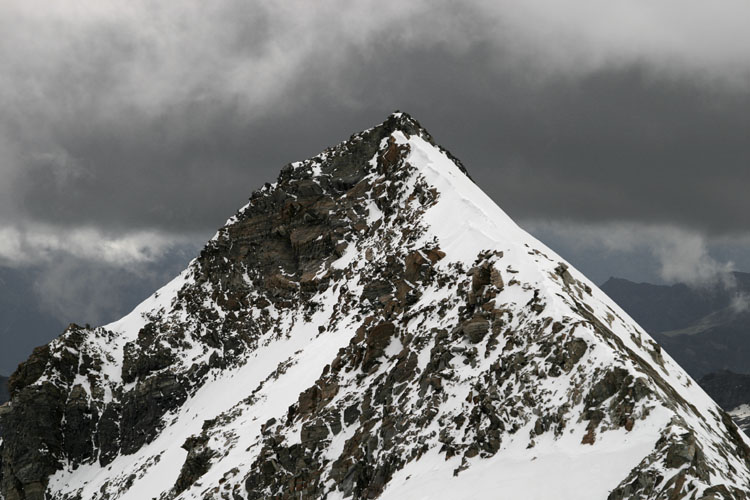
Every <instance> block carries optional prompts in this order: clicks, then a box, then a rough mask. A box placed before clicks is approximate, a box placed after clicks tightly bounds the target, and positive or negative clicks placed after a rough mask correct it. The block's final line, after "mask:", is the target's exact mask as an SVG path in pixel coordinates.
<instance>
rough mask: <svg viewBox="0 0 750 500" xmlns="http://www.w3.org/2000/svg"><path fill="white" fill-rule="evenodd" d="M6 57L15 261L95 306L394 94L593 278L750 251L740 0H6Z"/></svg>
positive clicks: (696, 264)
mask: <svg viewBox="0 0 750 500" xmlns="http://www.w3.org/2000/svg"><path fill="white" fill-rule="evenodd" d="M0 68H2V70H1V71H0V180H1V182H0V262H2V264H3V265H5V266H7V267H23V266H25V267H34V268H35V269H38V270H42V271H43V270H45V269H49V270H52V269H54V270H55V272H54V273H52V272H50V273H47V276H46V277H45V279H44V280H43V281H40V283H38V286H37V289H39V290H41V292H40V293H47V294H48V296H47V297H46V298H45V303H49V302H54V303H56V304H60V303H64V304H69V305H66V307H67V308H68V309H69V310H75V314H84V313H85V314H87V315H88V316H91V317H92V319H91V322H92V323H95V322H97V321H98V320H102V321H103V320H104V319H110V318H111V316H112V315H113V314H114V313H115V312H116V313H117V314H119V313H120V312H121V311H119V309H116V308H112V307H111V304H112V302H113V297H112V296H108V297H107V299H106V300H103V299H102V300H103V302H102V304H101V307H100V308H99V309H98V310H97V309H96V306H97V302H96V300H97V299H96V297H100V296H106V295H107V293H114V292H107V283H106V282H107V280H106V279H105V280H102V279H101V277H102V272H103V271H102V269H105V268H107V266H109V267H110V268H111V270H112V272H113V273H121V272H122V271H127V273H129V274H128V275H129V276H131V278H130V279H132V280H135V281H138V280H142V281H141V282H142V283H144V285H143V289H144V292H143V293H145V290H147V289H148V287H151V286H152V282H151V281H148V280H145V279H143V276H144V275H145V274H148V275H152V273H148V272H147V270H149V269H153V268H154V263H161V262H165V266H167V263H171V264H170V265H172V266H174V265H175V264H174V263H175V262H180V265H182V262H183V260H184V259H185V257H184V255H185V249H186V248H188V249H193V248H194V247H195V245H196V244H197V243H198V242H202V241H204V240H205V239H206V238H208V237H210V236H211V234H212V233H213V231H214V230H215V229H216V228H217V227H218V226H220V225H221V224H222V223H223V222H224V221H225V220H226V218H227V217H229V216H230V215H231V214H232V213H233V212H234V211H235V210H236V209H237V208H238V207H239V206H241V205H243V204H244V202H245V200H246V198H247V197H248V196H249V194H250V193H251V191H252V190H253V189H254V188H256V187H259V186H260V185H262V184H263V183H264V182H266V181H271V180H273V179H274V178H275V176H276V173H277V172H278V170H279V169H280V167H281V166H282V165H283V164H285V163H287V162H289V161H293V160H298V159H303V158H306V157H309V156H311V155H313V154H315V153H317V152H318V151H320V150H321V149H323V148H324V147H326V146H328V145H331V144H333V143H336V142H338V141H340V140H343V139H345V138H347V137H348V136H349V135H350V134H351V133H353V132H356V131H359V130H361V129H363V128H366V127H369V126H371V125H373V124H375V123H378V122H380V121H382V120H383V119H384V118H385V116H386V115H387V114H388V113H389V112H391V111H393V110H394V109H397V108H398V109H403V110H405V111H408V112H410V113H411V114H412V115H414V116H415V117H416V118H418V119H419V120H420V121H421V122H422V123H423V124H424V125H425V126H426V127H427V128H428V129H429V130H430V132H431V133H432V134H433V135H434V136H435V137H436V139H437V140H438V141H439V142H441V143H442V144H443V145H444V146H446V147H447V148H448V149H450V150H451V151H452V152H453V153H454V154H455V155H456V156H458V157H459V158H461V159H462V160H463V162H464V163H465V164H466V166H467V168H468V169H469V171H470V172H471V174H472V176H473V177H474V179H475V180H476V181H477V182H478V183H479V184H480V185H481V187H482V188H483V189H484V190H485V191H487V192H488V193H489V194H490V195H491V196H492V197H493V198H494V199H495V200H496V201H497V202H498V204H499V205H500V206H501V207H503V208H504V209H505V210H506V211H507V212H509V214H510V215H511V216H512V217H514V218H515V219H516V220H518V221H519V222H520V223H521V224H522V225H524V226H525V227H527V228H529V229H531V230H532V231H533V232H534V233H535V234H537V235H539V236H540V237H541V238H542V239H543V240H544V241H546V242H548V243H549V244H550V246H552V247H553V248H556V249H558V250H559V251H560V252H561V253H563V255H564V256H566V257H568V258H569V259H570V260H572V261H573V263H574V264H576V265H578V266H579V267H580V268H581V269H582V270H583V271H584V272H587V273H589V274H590V275H591V276H592V278H593V279H594V280H596V281H602V280H603V279H606V277H607V276H609V275H611V274H616V275H620V276H624V277H629V278H631V279H642V280H651V281H677V280H687V281H694V282H699V281H702V280H707V279H711V278H712V276H714V275H715V274H716V273H717V272H719V271H722V270H726V269H729V268H731V267H732V266H734V267H736V268H739V269H745V270H750V236H748V235H750V217H748V213H750V196H747V191H748V186H750V113H748V110H750V3H747V2H746V1H744V0H727V1H725V2H722V3H721V4H720V6H719V5H717V4H712V3H706V2H684V1H677V0H664V1H659V2H653V1H646V0H627V1H625V0H613V1H611V2H606V3H602V2H600V1H595V0H573V1H569V2H560V1H554V0H547V1H541V0H526V1H524V2H517V1H510V0H505V1H504V0H499V1H491V2H489V1H487V2H483V1H467V2H461V3H460V4H459V3H457V2H448V1H444V2H441V1H434V0H432V1H414V2H387V1H386V2H383V1H377V2H375V1H361V2H343V1H340V2H339V1H337V2H314V3H313V2H307V1H296V2H295V1H289V2H261V1H240V0H219V1H216V2H199V1H194V0H188V1H180V2H153V1H146V0H131V1H129V2H116V3H115V2H102V1H100V0H80V1H77V2H74V3H72V2H48V1H42V0H33V1H32V0H9V1H5V2H2V3H0ZM177 255H179V257H176V256H177ZM63 260H64V261H65V262H70V261H71V260H72V261H75V265H70V266H67V267H64V268H60V267H59V266H58V267H56V266H55V264H56V263H59V262H61V261H63ZM732 262H733V263H734V264H732ZM87 263H90V264H91V266H88V265H87ZM167 267H168V266H167ZM68 268H69V269H71V271H70V272H65V269H68ZM88 268H95V269H96V270H97V272H96V273H92V275H91V276H90V279H89V277H88V276H87V274H86V269H88ZM170 269H171V268H170ZM73 275H75V282H76V283H77V284H78V285H77V287H76V288H75V290H83V289H87V290H89V293H88V296H89V297H88V298H86V299H84V298H83V296H82V295H81V296H80V297H79V295H80V294H79V295H76V292H75V290H73V291H71V290H69V289H68V288H67V287H66V286H65V284H66V283H68V282H69V280H70V279H71V277H72V276H73ZM118 276H119V274H118ZM87 279H89V281H88V282H87V281H86V280H87ZM55 280H57V282H56V283H54V281H55ZM87 283H88V285H87ZM91 290H95V291H96V293H91ZM55 294H59V295H60V297H58V298H62V297H64V298H65V299H66V300H67V302H61V301H60V300H56V299H55V300H52V299H51V298H50V296H49V295H55ZM76 297H79V298H78V299H76ZM92 297H93V298H92ZM53 298H54V297H53ZM116 298H117V297H114V299H116ZM76 300H78V302H76ZM92 300H93V302H92ZM83 302H85V303H86V307H85V308H83V307H82V306H81V307H78V306H76V303H80V304H83ZM126 302H127V301H126ZM77 307H78V309H77ZM71 314H72V313H71ZM75 314H74V315H75ZM75 319H77V320H78V321H80V322H84V321H87V318H77V317H76V318H75Z"/></svg>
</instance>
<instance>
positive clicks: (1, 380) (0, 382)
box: [0, 375, 10, 404]
mask: <svg viewBox="0 0 750 500" xmlns="http://www.w3.org/2000/svg"><path fill="white" fill-rule="evenodd" d="M9 399H10V391H8V377H3V376H2V375H0V404H3V403H5V402H6V401H8V400H9Z"/></svg>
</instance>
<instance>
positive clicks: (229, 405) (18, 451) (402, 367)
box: [0, 113, 750, 500]
mask: <svg viewBox="0 0 750 500" xmlns="http://www.w3.org/2000/svg"><path fill="white" fill-rule="evenodd" d="M10 388H11V393H12V402H11V404H10V405H8V406H6V407H3V410H2V412H3V414H2V416H1V417H0V427H1V428H2V429H3V435H4V436H5V438H4V441H3V443H2V450H1V456H2V469H1V470H2V472H0V474H2V476H1V477H0V491H2V492H3V494H4V495H5V500H22V499H27V500H36V499H42V498H45V497H44V495H45V492H46V497H47V498H52V499H59V500H62V499H66V500H72V499H79V498H80V499H83V498H85V499H102V500H103V499H114V498H122V499H125V498H132V499H142V498H159V499H160V500H167V499H177V498H180V499H187V498H216V499H232V500H235V499H240V498H242V499H251V498H290V499H291V498H329V499H330V498H357V499H359V498H411V497H414V496H415V495H417V494H419V495H420V496H422V497H429V498H440V497H443V498H481V497H487V496H488V495H496V494H497V491H499V488H502V491H504V492H505V494H506V496H509V497H514V498H524V497H527V498H551V497H555V498H570V499H572V498H575V499H585V498H591V499H596V498H606V497H607V496H609V498H610V499H611V500H618V499H635V498H638V499H680V498H704V499H707V498H715V499H719V498H723V499H730V498H731V499H740V500H741V499H746V498H748V495H747V493H746V492H747V491H748V489H749V487H750V453H748V445H747V438H746V437H745V436H744V434H742V433H741V432H740V431H738V429H737V428H736V426H734V424H733V423H732V421H731V419H729V417H728V416H727V415H726V414H725V413H723V412H722V411H721V410H720V409H719V408H718V407H717V406H716V405H715V404H714V403H713V402H712V401H711V400H710V398H708V396H706V395H705V393H704V392H703V391H702V390H701V389H700V388H699V387H698V386H697V385H696V384H695V383H694V382H693V381H692V380H691V379H690V378H689V377H688V376H687V375H686V374H685V373H684V372H683V371H682V370H681V369H680V368H679V367H678V366H677V365H676V364H675V363H674V362H673V361H672V360H671V359H670V358H669V357H668V356H666V355H665V354H664V353H663V352H662V351H661V349H660V348H659V346H658V345H657V344H656V343H655V342H653V340H651V338H650V337H649V336H648V335H647V334H646V333H645V332H643V331H642V330H641V329H640V328H639V327H638V326H637V325H635V324H633V323H632V322H630V321H629V320H628V319H627V318H626V316H625V315H624V314H623V313H622V312H621V311H620V309H619V308H617V306H616V305H614V304H613V303H612V302H611V301H610V300H609V299H608V298H607V297H606V296H605V295H604V294H603V293H601V292H600V291H599V290H598V289H596V287H594V286H593V285H591V284H590V283H589V282H588V281H587V280H586V279H585V278H584V277H583V276H581V275H580V273H578V272H577V271H575V270H574V269H573V268H571V267H570V266H569V265H567V264H566V263H565V262H564V261H563V260H562V259H561V258H559V257H558V256H556V255H555V254H554V253H553V252H552V251H550V250H549V249H547V248H546V247H544V246H543V245H542V244H541V243H539V242H538V241H536V240H534V239H533V238H532V237H531V236H529V235H528V234H527V233H525V232H524V231H522V230H521V229H520V228H518V226H516V225H515V224H514V223H513V222H512V221H511V220H510V219H509V218H508V217H507V216H506V215H505V214H504V213H503V212H502V211H501V210H500V209H499V208H497V206H496V205H494V203H492V202H491V201H490V200H489V199H488V198H487V197H486V195H484V193H482V192H481V190H480V189H479V188H478V187H477V186H476V185H475V184H474V183H473V182H472V181H471V179H470V178H469V177H468V175H467V174H466V172H465V170H464V169H463V167H462V166H461V164H460V163H458V161H457V160H456V159H455V158H453V157H452V156H451V155H450V154H449V153H447V152H446V151H445V150H443V149H441V148H440V147H439V146H437V145H436V144H435V143H434V141H433V140H432V138H431V136H430V135H429V134H428V133H427V132H426V131H425V130H424V129H423V128H422V127H421V126H420V125H419V123H418V122H416V121H415V120H414V119H412V118H411V117H409V116H408V115H405V114H403V113H395V114H393V115H391V116H390V117H389V118H388V119H387V120H386V121H385V122H384V123H383V124H381V125H379V126H377V127H374V128H372V129H369V130H366V131H364V132H362V133H360V134H356V135H354V136H352V137H351V138H350V139H349V140H348V141H346V142H344V143H342V144H339V145H338V146H335V147H333V148H330V149H328V150H326V151H324V152H323V153H321V154H320V155H318V156H316V157H314V158H312V159H310V160H307V161H304V162H297V163H293V164H290V165H288V166H286V167H284V169H282V171H281V174H280V175H279V178H278V181H277V182H276V183H275V184H273V185H271V184H267V185H266V186H264V187H263V188H261V189H260V190H258V191H256V192H255V193H253V195H252V197H251V198H250V201H249V203H248V204H247V205H246V206H245V207H243V208H242V209H241V210H240V211H239V212H238V213H237V214H236V215H235V216H234V217H232V218H231V219H229V220H228V221H227V223H226V225H225V226H224V227H222V228H221V229H220V230H219V231H218V232H217V234H216V236H215V237H214V238H213V239H212V240H211V241H210V242H209V243H208V244H207V245H206V247H205V248H204V250H203V251H202V252H201V254H200V256H198V257H197V258H196V259H195V260H194V261H193V262H192V263H191V264H190V266H189V267H188V269H186V270H185V271H184V272H183V273H182V274H181V275H180V276H178V277H177V278H176V279H175V280H174V281H172V282H171V283H169V284H168V285H166V286H165V287H164V288H162V289H161V290H159V291H158V292H157V293H155V294H154V295H153V296H152V297H150V298H149V299H147V300H146V301H145V302H144V303H143V304H141V305H140V306H138V308H136V310H135V311H133V313H131V314H130V315H128V316H126V317H125V318H123V319H122V320H120V321H118V322H115V323H112V324H110V325H105V326H104V327H100V328H82V327H79V326H76V325H71V326H70V327H69V328H68V329H67V330H66V332H65V333H63V335H61V337H60V338H59V339H57V340H55V341H53V342H52V343H50V344H49V345H48V346H44V347H42V348H39V349H37V350H36V351H35V352H34V354H33V355H32V356H31V358H30V359H29V360H28V361H27V362H26V363H24V364H22V365H21V366H20V367H19V369H18V371H17V372H16V373H15V374H14V375H13V376H12V377H11V384H10ZM539 477H543V478H544V480H543V481H540V480H539V479H538V478H539Z"/></svg>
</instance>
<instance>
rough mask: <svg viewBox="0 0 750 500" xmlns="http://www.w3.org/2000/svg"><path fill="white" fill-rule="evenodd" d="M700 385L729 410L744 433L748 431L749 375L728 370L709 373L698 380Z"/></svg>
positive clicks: (749, 429)
mask: <svg viewBox="0 0 750 500" xmlns="http://www.w3.org/2000/svg"><path fill="white" fill-rule="evenodd" d="M700 385H701V387H703V390H704V391H706V392H707V393H708V394H709V395H710V396H711V397H712V398H714V401H716V402H717V403H719V405H720V406H721V407H722V408H725V409H726V410H727V411H729V414H730V415H732V418H734V421H735V422H737V424H738V425H739V426H740V427H742V429H743V430H744V431H745V433H748V432H749V431H750V375H746V374H740V373H733V372H730V371H721V372H717V373H710V374H708V375H706V376H705V377H703V378H702V379H701V380H700Z"/></svg>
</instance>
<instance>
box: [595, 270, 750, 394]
mask: <svg viewBox="0 0 750 500" xmlns="http://www.w3.org/2000/svg"><path fill="white" fill-rule="evenodd" d="M732 280H733V284H734V286H733V287H724V286H716V287H705V288H691V287H688V286H686V285H684V284H678V285H671V286H665V285H652V284H649V283H633V282H630V281H628V280H624V279H619V278H611V279H609V280H608V281H607V282H606V283H604V285H602V290H603V291H604V292H605V293H606V294H607V295H609V296H610V297H611V298H612V299H613V300H614V301H615V302H617V303H618V304H619V305H620V306H622V308H623V309H625V311H627V312H628V314H630V315H631V316H632V317H633V318H634V319H635V320H636V321H637V322H638V323H639V324H640V325H641V326H643V328H645V329H646V330H647V331H648V332H649V333H650V334H651V335H652V336H653V337H654V338H655V339H656V340H657V341H658V342H659V344H661V345H662V346H663V347H664V348H665V349H666V350H667V351H668V352H669V353H670V354H671V355H672V356H674V358H675V359H676V360H677V362H678V363H679V364H680V365H681V366H682V367H684V368H685V369H686V370H687V372H688V373H689V374H690V375H692V376H693V377H695V378H696V379H700V378H701V377H703V376H704V375H706V374H708V373H711V372H716V371H720V370H731V371H734V372H740V373H743V372H747V371H750V364H749V363H748V355H749V354H750V307H749V306H748V304H750V300H749V299H748V298H749V297H750V274H747V273H739V272H735V273H732Z"/></svg>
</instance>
